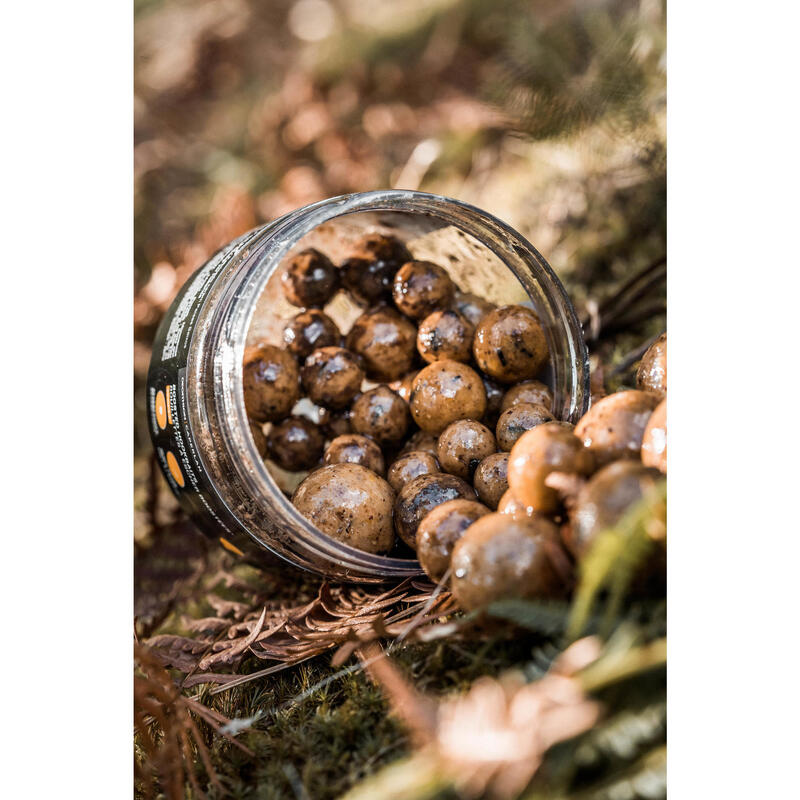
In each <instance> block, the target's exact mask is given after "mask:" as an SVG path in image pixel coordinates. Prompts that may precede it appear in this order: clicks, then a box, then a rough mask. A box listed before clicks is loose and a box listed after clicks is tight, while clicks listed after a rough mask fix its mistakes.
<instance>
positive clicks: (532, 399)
mask: <svg viewBox="0 0 800 800" xmlns="http://www.w3.org/2000/svg"><path fill="white" fill-rule="evenodd" d="M518 403H536V404H537V405H540V406H544V407H545V408H546V409H547V410H548V411H552V410H553V393H552V392H551V391H550V387H548V386H547V385H546V384H544V383H542V382H541V381H523V382H522V383H518V384H517V385H516V386H512V387H511V388H510V389H509V390H508V391H507V392H506V394H505V397H503V404H502V406H501V409H500V410H501V411H505V410H507V409H509V408H511V406H515V405H517V404H518Z"/></svg>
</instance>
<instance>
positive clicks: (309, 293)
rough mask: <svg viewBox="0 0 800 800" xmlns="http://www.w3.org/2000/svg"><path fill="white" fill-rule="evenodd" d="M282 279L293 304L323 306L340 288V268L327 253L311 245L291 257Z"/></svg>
mask: <svg viewBox="0 0 800 800" xmlns="http://www.w3.org/2000/svg"><path fill="white" fill-rule="evenodd" d="M281 283H282V285H283V294H284V295H285V297H286V299H287V300H288V301H289V302H290V303H291V304H292V305H293V306H300V308H321V307H322V306H324V305H325V303H327V302H328V300H330V299H331V297H333V295H334V294H335V292H336V290H337V289H338V288H339V271H338V270H337V269H336V267H335V266H334V265H333V263H332V262H331V260H330V259H329V258H328V257H327V256H326V255H324V254H323V253H320V252H319V250H314V248H313V247H312V248H309V249H308V250H303V252H302V253H298V254H297V255H296V256H294V257H293V258H292V260H291V261H290V262H289V266H288V267H287V268H286V271H285V272H284V273H283V275H282V276H281Z"/></svg>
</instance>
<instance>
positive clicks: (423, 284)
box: [392, 261, 456, 319]
mask: <svg viewBox="0 0 800 800" xmlns="http://www.w3.org/2000/svg"><path fill="white" fill-rule="evenodd" d="M455 289H456V287H455V284H454V283H453V281H452V280H450V276H449V275H448V274H447V271H446V270H444V269H443V268H442V267H440V266H439V265H438V264H434V263H433V262H432V261H408V262H407V263H405V264H403V266H402V267H401V268H400V269H399V270H398V271H397V274H396V275H395V277H394V282H393V284H392V298H393V299H394V304H395V305H396V306H397V308H398V309H399V310H400V311H402V312H403V314H405V315H406V316H408V317H411V318H412V319H424V318H425V317H427V316H428V314H430V313H431V312H433V311H436V309H438V308H447V307H448V306H450V304H451V302H452V300H453V296H454V294H455Z"/></svg>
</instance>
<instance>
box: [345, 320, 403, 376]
mask: <svg viewBox="0 0 800 800" xmlns="http://www.w3.org/2000/svg"><path fill="white" fill-rule="evenodd" d="M416 339H417V330H416V328H415V327H414V325H413V324H412V323H411V322H410V321H409V320H407V319H406V318H405V317H404V316H403V315H402V314H399V313H398V312H397V311H395V310H394V309H393V308H390V307H389V306H378V307H377V308H373V309H371V310H369V311H366V312H365V313H364V314H362V315H361V316H360V317H359V318H358V319H357V320H356V321H355V322H354V323H353V327H352V328H351V329H350V332H349V333H348V334H347V347H348V348H349V349H350V350H352V351H353V352H354V353H357V354H358V355H359V356H361V357H362V358H363V360H364V367H365V370H366V373H367V375H368V376H369V377H371V378H374V379H375V380H381V381H394V380H398V379H399V378H402V377H403V375H405V374H406V373H407V372H408V371H409V370H410V369H411V366H412V364H413V363H414V358H415V357H416V347H417V345H416Z"/></svg>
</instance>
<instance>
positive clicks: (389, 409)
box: [351, 385, 411, 445]
mask: <svg viewBox="0 0 800 800" xmlns="http://www.w3.org/2000/svg"><path fill="white" fill-rule="evenodd" d="M352 412H353V413H352V417H351V423H352V425H353V430H355V431H356V432H357V433H360V434H362V435H364V436H369V437H370V438H372V439H374V440H375V441H376V442H377V443H378V444H380V445H386V444H398V443H399V442H400V441H401V440H402V438H403V437H404V436H405V434H406V431H407V430H408V425H409V423H410V421H411V420H410V415H409V413H408V404H407V403H406V402H405V400H403V399H402V398H401V397H400V396H399V395H398V394H396V393H395V392H393V391H392V390H391V389H390V388H389V387H388V386H386V385H381V386H376V387H375V388H374V389H370V390H369V391H366V392H364V393H363V394H362V395H360V396H359V397H358V398H357V399H356V400H355V402H354V403H353V408H352Z"/></svg>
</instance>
